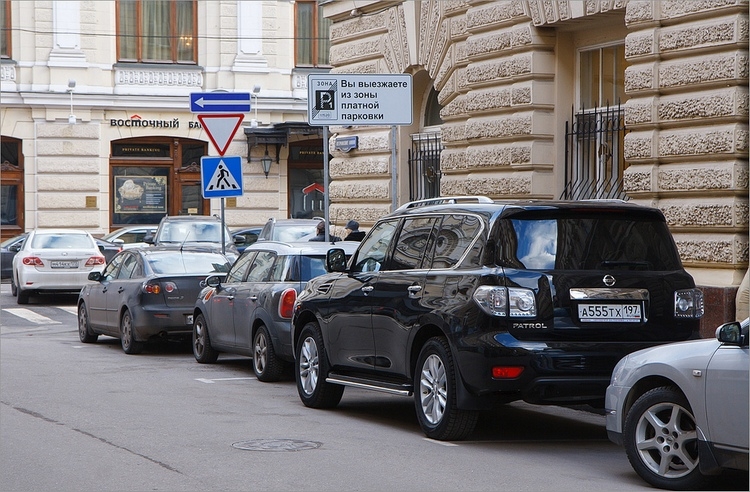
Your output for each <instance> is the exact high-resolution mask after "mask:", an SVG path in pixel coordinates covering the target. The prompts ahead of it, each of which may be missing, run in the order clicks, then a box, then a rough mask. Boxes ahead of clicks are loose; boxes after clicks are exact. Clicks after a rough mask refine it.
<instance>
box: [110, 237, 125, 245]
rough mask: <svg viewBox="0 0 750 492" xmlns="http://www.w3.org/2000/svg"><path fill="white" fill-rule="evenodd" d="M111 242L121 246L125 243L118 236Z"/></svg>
mask: <svg viewBox="0 0 750 492" xmlns="http://www.w3.org/2000/svg"><path fill="white" fill-rule="evenodd" d="M112 243H114V244H118V245H120V246H122V245H123V244H125V241H123V240H122V239H120V238H119V237H118V238H117V239H113V240H112Z"/></svg>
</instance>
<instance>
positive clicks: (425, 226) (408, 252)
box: [388, 217, 438, 270]
mask: <svg viewBox="0 0 750 492" xmlns="http://www.w3.org/2000/svg"><path fill="white" fill-rule="evenodd" d="M437 221H438V218H437V217H416V218H413V219H411V218H408V219H404V227H403V228H402V229H401V233H400V234H399V237H398V242H397V243H396V247H395V248H394V250H393V257H392V258H391V262H390V265H389V267H388V269H389V270H413V269H417V268H422V267H423V262H422V261H423V260H422V258H423V256H424V255H425V251H429V250H430V249H432V243H433V242H434V240H435V232H434V231H435V229H436V227H435V224H436V223H437Z"/></svg>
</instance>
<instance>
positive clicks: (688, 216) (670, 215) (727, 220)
mask: <svg viewBox="0 0 750 492" xmlns="http://www.w3.org/2000/svg"><path fill="white" fill-rule="evenodd" d="M661 210H662V212H663V213H664V217H666V219H667V223H668V224H669V225H670V227H675V226H679V227H685V226H690V227H702V226H713V227H720V226H732V225H733V224H734V221H733V211H734V209H733V207H732V206H731V205H703V204H693V205H692V206H691V205H685V206H665V207H662V208H661Z"/></svg>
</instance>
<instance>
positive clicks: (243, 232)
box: [232, 226, 263, 254]
mask: <svg viewBox="0 0 750 492" xmlns="http://www.w3.org/2000/svg"><path fill="white" fill-rule="evenodd" d="M261 230H263V226H252V227H245V228H242V229H235V230H233V231H232V237H233V238H236V237H237V236H242V238H243V239H244V242H237V241H235V244H236V245H237V251H239V252H240V254H242V253H243V252H244V251H245V248H247V247H248V246H250V245H251V244H253V243H255V242H256V241H257V240H258V236H260V231H261Z"/></svg>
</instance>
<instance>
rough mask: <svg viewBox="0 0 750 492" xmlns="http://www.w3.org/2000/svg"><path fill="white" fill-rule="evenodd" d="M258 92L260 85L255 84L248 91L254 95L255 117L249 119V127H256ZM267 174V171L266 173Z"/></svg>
mask: <svg viewBox="0 0 750 492" xmlns="http://www.w3.org/2000/svg"><path fill="white" fill-rule="evenodd" d="M259 93H260V85H258V84H255V87H253V92H251V93H250V96H251V97H252V96H255V104H254V105H253V106H255V118H253V119H252V120H250V127H251V128H257V127H258V94H259ZM266 174H268V173H266Z"/></svg>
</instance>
